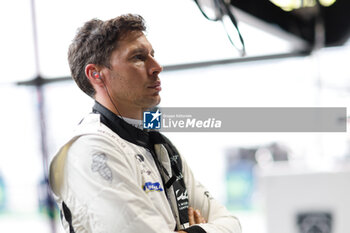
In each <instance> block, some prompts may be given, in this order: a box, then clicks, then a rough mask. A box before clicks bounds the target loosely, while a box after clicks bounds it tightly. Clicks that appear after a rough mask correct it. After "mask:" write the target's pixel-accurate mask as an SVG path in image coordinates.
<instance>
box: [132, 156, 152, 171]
mask: <svg viewBox="0 0 350 233" xmlns="http://www.w3.org/2000/svg"><path fill="white" fill-rule="evenodd" d="M135 158H136V159H137V161H139V163H140V166H141V174H147V175H151V173H152V172H151V171H150V170H149V169H148V168H147V166H146V165H145V158H144V157H143V155H140V154H136V155H135Z"/></svg>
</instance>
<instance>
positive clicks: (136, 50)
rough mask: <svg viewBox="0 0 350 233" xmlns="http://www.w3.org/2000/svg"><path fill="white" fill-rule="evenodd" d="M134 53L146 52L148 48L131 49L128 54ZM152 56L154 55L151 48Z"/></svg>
mask: <svg viewBox="0 0 350 233" xmlns="http://www.w3.org/2000/svg"><path fill="white" fill-rule="evenodd" d="M135 53H148V50H147V49H146V48H136V49H133V50H131V52H130V54H131V55H134V54H135ZM151 54H152V56H153V55H154V49H153V48H152V50H151Z"/></svg>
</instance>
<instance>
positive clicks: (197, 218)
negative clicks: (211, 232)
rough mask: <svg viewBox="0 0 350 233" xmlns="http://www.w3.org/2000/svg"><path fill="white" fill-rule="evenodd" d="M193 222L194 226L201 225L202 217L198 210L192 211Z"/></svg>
mask: <svg viewBox="0 0 350 233" xmlns="http://www.w3.org/2000/svg"><path fill="white" fill-rule="evenodd" d="M194 221H195V223H196V224H199V223H202V216H201V212H200V211H199V210H196V211H194Z"/></svg>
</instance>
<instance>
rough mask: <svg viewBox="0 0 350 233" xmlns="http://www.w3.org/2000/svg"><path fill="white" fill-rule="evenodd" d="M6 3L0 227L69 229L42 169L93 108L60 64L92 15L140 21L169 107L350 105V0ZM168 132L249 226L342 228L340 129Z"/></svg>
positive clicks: (321, 232) (347, 140) (347, 163)
mask: <svg viewBox="0 0 350 233" xmlns="http://www.w3.org/2000/svg"><path fill="white" fill-rule="evenodd" d="M0 9H1V14H0V28H1V37H0V64H2V67H3V68H2V72H1V75H0V106H1V118H0V119H1V120H0V129H1V131H0V141H1V151H2V152H1V153H0V230H1V232H24V231H30V232H36V233H51V232H63V230H62V227H61V225H60V217H59V213H58V211H57V209H56V207H55V204H54V203H53V202H52V198H51V197H50V192H49V191H48V189H47V167H48V163H49V161H50V160H51V159H52V157H53V155H54V154H55V152H57V150H58V149H59V147H60V145H62V144H63V143H64V142H65V140H66V138H67V137H68V136H69V135H70V133H71V132H72V130H73V129H74V127H75V125H77V124H78V122H79V121H80V119H81V118H82V117H83V116H84V115H85V114H87V113H89V112H90V111H91V107H92V105H93V101H92V100H91V99H90V98H89V97H88V96H86V95H85V94H84V93H83V92H81V91H80V90H79V89H78V87H77V86H76V85H75V83H74V82H73V81H72V80H71V78H70V77H69V76H70V71H69V67H68V63H67V49H68V46H69V44H70V41H71V40H72V39H73V37H74V35H75V32H76V30H77V28H78V27H80V26H82V24H83V23H84V22H85V21H87V20H89V19H91V18H100V19H103V20H106V19H110V18H113V17H116V16H117V15H120V14H123V13H136V14H141V15H142V16H143V17H144V18H145V20H146V22H147V27H148V29H147V36H148V39H149V41H150V42H151V43H152V45H153V47H154V50H155V57H156V59H157V60H158V61H159V63H161V64H162V65H163V66H164V71H163V73H162V74H161V75H160V78H161V80H162V88H163V89H162V92H161V96H162V102H161V104H160V105H161V106H163V107H348V106H349V103H350V101H349V100H350V69H349V68H348V67H349V60H348V59H349V56H350V42H349V35H350V33H349V32H350V19H349V17H350V15H349V14H348V12H349V10H350V2H349V1H347V0H337V1H335V0H328V1H326V0H323V1H321V0H319V1H317V0H289V1H288V0H284V1H283V0H273V1H272V0H271V1H269V0H244V1H239V0H231V1H224V0H197V1H193V0H177V1H170V0H148V1H142V0H129V1H121V0H113V1H112V0H100V1H93V0H85V1H82V0H73V1H72V0H70V1H68V0H61V1H55V0H51V1H45V0H35V1H34V0H13V1H1V2H0ZM236 26H237V27H236ZM237 28H238V30H237ZM240 35H241V37H240ZM166 135H167V136H168V137H169V138H170V139H171V140H172V141H173V143H174V144H175V145H176V146H177V147H178V149H179V151H180V152H181V153H182V154H183V155H184V156H185V158H186V160H187V162H188V163H189V164H190V166H191V167H192V170H193V171H194V174H195V175H196V178H197V179H198V180H200V181H201V182H202V183H203V184H204V185H205V186H207V188H208V189H209V190H210V192H211V194H212V195H213V196H214V197H215V198H217V199H218V200H219V201H220V202H221V203H223V204H225V205H226V206H227V207H228V208H229V210H230V211H232V212H233V213H234V214H235V215H236V216H237V217H238V218H239V219H240V220H241V223H242V227H243V232H245V233H253V232H254V233H255V232H260V233H316V232H317V233H348V232H349V229H350V223H349V221H347V218H348V216H349V215H350V199H349V196H350V188H349V185H348V181H349V178H350V137H349V134H348V133H347V132H344V133H288V132H286V133H234V132H232V133H166ZM189 142H190V143H189Z"/></svg>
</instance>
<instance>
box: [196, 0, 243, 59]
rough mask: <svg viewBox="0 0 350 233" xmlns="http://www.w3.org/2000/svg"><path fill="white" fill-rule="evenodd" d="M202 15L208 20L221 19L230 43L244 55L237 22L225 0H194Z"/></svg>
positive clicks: (228, 3)
mask: <svg viewBox="0 0 350 233" xmlns="http://www.w3.org/2000/svg"><path fill="white" fill-rule="evenodd" d="M194 1H195V3H196V4H197V6H198V8H199V10H200V11H201V13H202V14H203V16H204V17H205V18H206V19H208V20H210V21H221V22H222V23H223V26H224V28H225V31H226V34H227V37H228V39H229V40H230V42H231V44H232V45H233V46H234V47H235V48H236V49H237V50H238V51H239V52H240V54H241V56H244V55H245V53H246V51H245V45H244V40H243V37H242V35H241V32H240V31H239V28H238V23H237V20H236V18H235V16H234V15H233V13H232V11H231V9H230V1H227V0H194Z"/></svg>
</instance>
